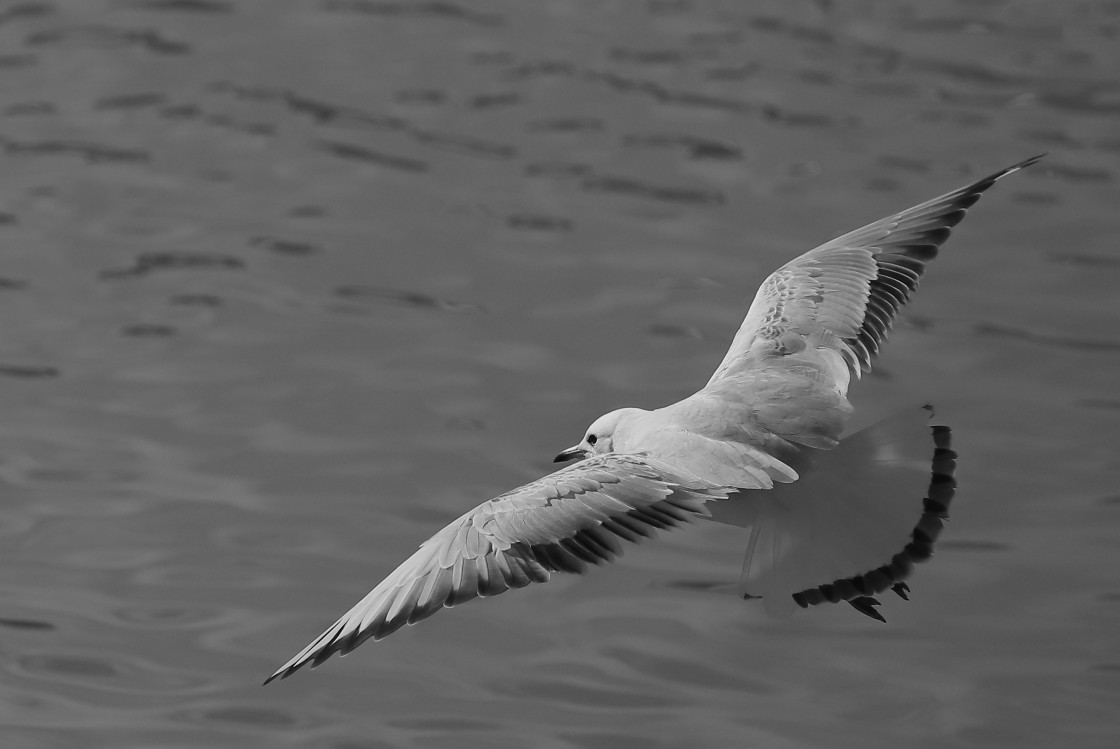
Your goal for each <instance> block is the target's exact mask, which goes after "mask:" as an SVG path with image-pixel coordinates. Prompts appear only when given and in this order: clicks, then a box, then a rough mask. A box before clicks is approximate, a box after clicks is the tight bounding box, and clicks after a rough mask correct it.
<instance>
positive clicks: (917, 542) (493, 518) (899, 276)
mask: <svg viewBox="0 0 1120 749" xmlns="http://www.w3.org/2000/svg"><path fill="white" fill-rule="evenodd" d="M1038 158H1040V157H1035V158H1032V159H1028V160H1026V161H1023V162H1020V163H1019V164H1016V165H1014V166H1011V167H1008V168H1007V169H1004V170H1002V171H999V172H996V173H995V174H992V175H990V176H988V177H985V178H983V179H981V180H978V181H976V182H973V183H972V184H970V185H967V186H965V187H961V188H960V189H957V190H953V191H952V192H950V193H947V194H945V195H943V196H941V197H939V198H934V199H933V200H930V201H928V202H925V203H922V204H921V205H918V206H915V207H913V208H910V209H908V210H905V211H902V212H901V213H897V214H895V215H893V216H890V217H888V218H885V219H882V220H880V221H876V222H874V223H872V224H869V225H867V226H865V227H863V228H862V229H857V230H856V231H854V232H851V233H849V234H845V235H844V236H842V237H838V238H836V239H833V240H832V241H830V242H826V243H825V244H823V245H821V246H820V247H817V248H815V249H812V250H810V251H809V252H806V253H805V254H804V255H801V256H800V257H797V258H795V259H794V260H792V261H790V262H789V263H786V264H785V265H784V266H782V267H781V268H779V269H778V270H777V271H775V272H774V273H772V274H771V275H770V277H769V278H767V279H766V280H765V281H764V282H763V283H762V286H761V287H760V288H759V290H758V293H757V295H756V296H755V299H754V302H753V303H752V304H751V307H750V309H749V310H748V311H747V316H746V319H744V321H743V325H742V327H741V328H740V329H739V332H738V333H737V334H736V335H735V339H734V340H733V341H732V343H731V348H730V349H729V350H728V352H727V355H726V356H724V358H723V361H722V362H720V364H719V366H718V367H717V368H716V371H715V374H713V375H712V378H711V379H710V380H709V381H708V383H707V384H706V385H705V386H704V387H703V388H702V389H700V390H699V391H698V392H696V393H695V394H693V395H690V396H689V397H687V398H685V399H684V400H681V401H679V402H677V403H673V404H672V405H669V406H665V407H664V408H658V409H655V410H653V411H646V410H643V409H639V408H623V409H619V410H617V411H612V412H610V413H608V414H606V415H604V416H601V417H599V418H598V419H596V420H595V421H594V423H592V424H591V426H590V427H589V428H588V430H587V433H586V434H585V435H584V437H583V439H582V440H581V441H580V442H579V444H577V445H575V446H573V447H570V448H568V449H567V450H564V451H563V452H561V453H560V455H558V456H557V458H556V460H557V461H562V460H569V459H578V462H576V463H574V464H572V465H570V466H567V467H565V468H562V469H560V470H559V471H556V472H555V473H552V474H549V475H548V476H545V477H544V478H541V479H538V480H537V481H534V482H532V483H529V484H526V485H525V486H522V487H520V488H517V489H514V490H513V491H510V492H507V493H505V494H503V495H501V496H499V497H495V498H494V499H491V500H488V501H486V502H483V503H482V504H481V505H479V506H478V507H476V508H474V509H473V510H471V511H469V512H467V513H466V514H465V515H463V516H462V517H460V518H459V519H458V520H456V521H454V522H453V523H451V524H450V525H448V526H447V527H446V528H444V529H443V530H441V531H439V532H438V533H437V534H435V535H434V536H432V537H431V538H430V539H428V540H427V541H425V542H424V543H423V544H421V546H420V549H419V550H418V551H417V552H416V553H415V554H413V555H412V556H411V557H409V558H408V559H407V560H405V561H404V563H403V564H401V565H400V566H399V567H397V569H396V570H394V571H393V572H392V573H391V574H390V575H389V576H388V577H387V578H385V579H384V580H383V581H382V582H381V583H380V584H378V585H377V587H375V588H374V589H373V590H372V591H371V592H370V593H369V594H368V595H367V596H366V597H365V598H363V599H362V600H361V601H359V602H358V604H357V605H355V606H354V607H353V608H352V609H351V610H350V611H348V612H347V613H346V614H344V615H343V616H342V618H340V619H339V620H338V621H337V622H335V623H334V624H333V625H331V627H330V628H328V629H327V630H326V631H325V632H323V634H321V635H320V636H319V637H318V638H316V639H315V641H314V642H312V643H311V644H310V645H308V646H307V647H306V648H304V649H303V650H302V651H300V653H299V654H298V655H296V656H295V657H294V658H292V659H291V660H290V661H288V662H287V663H286V664H284V666H283V667H281V668H280V669H279V670H277V671H276V673H274V674H273V675H272V676H271V677H269V679H268V680H267V681H266V682H265V683H268V681H272V680H273V679H275V678H277V677H281V678H283V677H287V676H289V675H291V674H292V673H294V672H295V671H296V670H298V669H299V668H300V667H302V666H303V665H304V664H307V663H310V664H311V665H312V667H314V666H318V665H319V664H321V663H322V662H323V661H325V660H326V659H327V658H329V657H330V656H331V655H333V654H334V653H341V654H343V655H345V654H346V653H349V652H350V651H352V650H353V649H354V648H356V647H358V645H360V644H361V643H363V642H364V641H366V640H368V639H370V638H373V639H375V640H379V639H381V638H383V637H386V636H388V635H389V634H391V633H393V632H395V631H396V630H397V629H399V628H400V627H402V626H404V625H405V624H414V623H415V622H417V621H420V620H421V619H424V618H426V617H428V616H431V615H432V614H434V613H436V612H437V611H439V610H440V609H442V608H445V607H447V608H450V607H452V606H456V605H458V604H460V603H464V602H466V601H469V600H471V599H473V598H476V597H478V596H493V595H497V594H499V593H503V592H505V591H506V590H508V589H510V588H521V587H524V586H526V585H529V584H530V583H543V582H547V581H548V579H549V576H550V575H551V573H553V572H576V573H578V572H583V571H584V570H585V569H586V567H587V565H588V564H589V563H590V564H600V563H602V562H606V561H611V560H613V559H614V558H615V557H616V556H618V555H619V554H621V553H622V550H623V543H622V542H624V541H625V542H633V541H640V540H642V539H643V538H647V537H649V536H651V535H653V534H654V532H655V530H657V529H665V528H671V527H675V526H677V525H680V524H682V523H685V522H688V521H691V520H692V519H694V518H698V517H707V518H711V519H714V520H717V521H720V522H725V523H731V524H734V525H741V526H744V527H748V528H750V539H749V541H748V544H747V552H746V559H745V561H744V563H743V573H742V577H741V586H742V593H743V594H744V596H746V597H761V598H762V599H763V603H764V605H765V606H766V609H767V610H768V611H770V612H771V613H774V614H779V615H781V614H785V613H788V612H789V611H792V610H794V609H796V608H797V607H798V606H801V607H806V606H809V605H812V604H818V603H825V602H832V603H835V602H839V601H847V602H848V603H851V604H852V605H853V606H854V607H855V608H856V609H857V610H859V611H860V612H862V613H864V614H867V615H868V616H872V617H874V618H876V619H882V616H881V615H880V614H879V612H878V611H877V610H876V609H875V608H874V607H876V606H878V605H879V602H878V601H877V600H876V599H874V598H873V597H872V595H873V594H875V593H879V592H882V591H884V590H886V589H888V588H891V589H893V590H894V591H895V592H896V593H898V594H899V595H900V596H902V597H903V598H906V597H907V596H906V594H907V592H908V588H907V587H906V585H905V583H903V582H902V580H903V579H904V578H905V577H907V576H908V575H909V574H910V572H911V570H912V567H913V563H914V562H917V561H923V560H925V559H927V558H928V557H929V555H930V554H931V553H932V547H933V542H934V541H935V540H936V538H937V535H938V533H939V532H940V531H941V526H942V520H943V519H944V518H945V517H946V516H947V507H948V503H949V501H950V499H951V498H952V496H953V491H954V487H955V482H954V480H953V472H954V468H955V458H956V455H955V453H953V451H952V450H951V449H950V448H949V429H948V428H947V427H940V426H933V427H930V426H929V424H928V418H929V412H928V406H927V407H924V408H925V409H926V410H923V409H919V408H914V409H913V410H912V411H907V412H903V413H901V414H899V415H897V416H894V417H892V418H889V419H887V420H885V421H881V422H879V423H877V424H875V425H873V426H871V427H868V428H867V429H864V430H862V431H859V432H856V433H855V434H851V435H845V434H844V429H845V426H846V424H847V422H848V418H849V416H850V415H851V412H852V406H851V405H850V404H849V402H848V398H847V392H848V385H849V383H850V382H851V378H852V376H853V375H854V376H855V377H856V378H857V379H858V378H859V377H860V375H861V374H862V373H863V372H867V371H870V369H871V361H872V358H873V357H874V356H875V355H876V354H877V353H878V350H879V346H880V345H881V344H882V343H883V341H884V339H885V338H886V336H887V332H888V331H889V330H890V328H891V324H892V322H893V320H894V317H895V315H896V314H897V313H898V311H899V310H900V309H901V307H902V306H903V305H904V304H905V303H906V301H907V300H908V299H909V298H910V295H911V294H912V293H913V292H914V291H915V290H916V289H917V286H918V281H919V279H920V278H921V276H922V274H923V272H924V270H925V266H926V263H928V262H929V261H930V260H932V259H933V257H934V256H935V255H936V254H937V251H938V247H940V245H941V244H943V243H944V242H945V240H946V239H948V237H949V234H950V230H951V228H952V227H953V226H955V225H956V224H957V223H959V222H960V221H961V219H962V218H964V215H965V212H966V210H967V209H968V208H969V207H970V206H972V205H973V204H974V203H975V202H976V201H977V200H979V198H980V195H981V194H982V193H983V192H984V191H985V190H987V189H988V188H990V187H991V186H992V185H993V184H995V182H996V181H997V180H999V179H1001V178H1002V177H1005V176H1006V175H1008V174H1011V173H1012V172H1016V171H1018V170H1020V169H1022V168H1024V167H1026V166H1029V165H1031V164H1033V163H1034V162H1035V161H1037V160H1038ZM766 490H769V491H766Z"/></svg>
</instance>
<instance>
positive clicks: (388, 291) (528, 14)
mask: <svg viewBox="0 0 1120 749" xmlns="http://www.w3.org/2000/svg"><path fill="white" fill-rule="evenodd" d="M1042 151H1049V152H1050V155H1049V156H1048V157H1047V159H1046V160H1045V162H1043V163H1042V164H1039V165H1038V166H1035V167H1033V168H1032V169H1030V170H1029V171H1028V172H1024V173H1021V174H1017V175H1015V176H1013V177H1011V178H1008V179H1007V180H1005V181H1003V182H1001V183H1000V184H999V185H998V186H997V187H996V188H994V189H993V190H992V191H991V192H990V193H989V194H988V195H987V196H985V198H984V199H983V200H982V201H981V203H980V204H979V205H978V206H977V208H976V209H975V210H974V211H972V212H971V213H970V215H969V217H968V219H967V220H966V221H965V223H964V224H963V225H962V226H961V227H959V229H958V230H957V232H956V233H955V235H954V236H953V238H952V239H951V241H950V242H949V243H948V244H947V245H946V247H945V249H944V251H943V253H942V255H941V257H940V258H939V259H938V260H937V261H936V263H935V264H934V265H933V266H932V267H931V269H930V272H929V274H928V275H927V278H926V280H925V281H924V282H923V287H922V290H921V293H920V294H919V295H918V297H917V298H916V299H915V301H914V303H913V305H912V306H911V307H910V308H909V310H908V312H907V314H906V315H905V317H904V318H903V319H902V321H901V322H900V323H899V325H898V326H897V327H896V330H895V333H894V335H893V337H892V340H891V341H890V344H889V345H888V346H887V348H886V349H885V351H884V355H883V357H882V358H881V359H880V363H879V366H878V368H877V369H876V372H875V373H874V374H873V376H870V377H867V378H865V381H864V382H863V383H861V384H860V385H859V386H858V387H857V388H856V395H857V396H859V397H860V398H861V399H862V402H863V404H864V405H865V407H867V408H869V409H887V408H888V407H893V405H894V404H902V403H918V402H923V401H925V400H930V401H933V402H934V403H935V404H936V406H937V408H938V420H940V421H943V422H944V423H948V424H951V425H952V426H953V428H954V435H955V440H956V445H957V448H958V450H959V451H960V453H961V462H960V468H959V476H958V478H959V480H960V484H961V489H960V491H959V493H958V498H957V500H956V505H955V507H954V511H953V518H952V522H951V524H950V525H949V527H948V529H947V531H946V533H945V534H944V536H943V539H944V543H943V544H941V545H940V547H939V549H938V552H937V555H936V557H935V559H934V561H933V563H931V564H929V565H926V566H925V567H923V568H921V569H920V570H919V571H918V574H917V575H916V576H915V578H914V579H913V581H912V588H913V600H912V601H911V602H910V603H904V602H903V601H901V600H898V599H895V598H894V597H893V596H892V597H891V600H889V601H888V600H885V602H884V606H883V611H884V613H885V615H886V617H887V620H888V623H887V624H886V625H882V624H880V623H878V622H874V621H872V620H870V619H867V618H865V617H862V616H859V615H858V614H857V613H855V612H854V611H852V610H851V609H850V608H848V607H846V606H843V607H827V608H821V609H818V610H813V611H809V612H802V613H800V614H799V615H797V616H796V617H794V618H793V619H792V620H790V621H776V620H772V619H769V618H767V616H766V615H765V613H764V612H763V611H762V610H761V607H760V606H758V605H754V604H751V603H745V602H743V601H740V600H738V599H736V598H735V597H734V596H732V595H730V594H727V593H725V592H723V589H721V588H720V587H719V586H720V585H721V584H724V583H732V582H734V581H735V579H736V577H737V574H738V566H739V561H740V554H741V552H742V548H743V536H742V532H741V531H740V530H738V529H734V528H724V527H718V526H714V525H711V524H700V525H697V526H694V527H692V528H689V529H687V531H685V532H680V533H675V534H672V535H665V536H662V537H661V538H660V539H659V540H658V541H657V542H656V543H651V544H647V545H645V546H643V547H640V548H636V549H634V550H632V551H631V552H629V553H628V554H627V556H626V557H624V558H623V559H622V560H621V562H620V563H619V564H617V565H615V566H613V567H611V568H610V569H602V570H597V571H596V572H595V574H593V575H590V576H587V577H586V578H580V579H573V578H563V577H557V578H556V579H554V581H553V582H551V583H549V584H548V585H546V586H536V587H535V588H533V589H530V590H524V591H518V592H515V593H510V594H507V595H504V596H501V597H499V598H495V599H493V600H489V601H484V602H476V603H472V604H470V605H467V606H464V607H462V608H460V609H456V610H455V611H451V612H444V613H443V614H440V615H438V616H436V617H434V618H433V619H431V620H429V621H427V622H424V623H423V624H421V625H420V626H417V627H414V628H409V629H408V630H406V631H402V632H400V633H398V634H396V635H394V636H393V637H392V638H391V639H389V640H386V641H384V642H381V643H376V644H375V643H368V644H366V645H365V646H363V647H362V648H361V649H360V650H359V651H357V652H356V653H355V654H354V655H352V656H351V657H349V658H346V659H344V660H339V659H333V660H332V661H331V662H330V663H329V664H327V665H326V666H324V667H323V668H321V669H319V670H316V671H313V672H306V671H305V672H301V673H299V674H298V675H297V676H296V677H294V678H292V679H289V680H286V681H284V682H281V683H275V684H272V685H270V686H269V687H267V688H261V687H260V686H259V684H260V681H261V680H262V679H263V678H264V677H265V676H267V675H268V674H269V673H271V672H272V671H273V670H274V669H275V668H276V667H277V666H279V665H280V664H281V663H283V662H284V661H285V660H286V659H287V658H288V657H289V656H290V655H292V654H293V653H294V652H295V651H296V650H298V649H299V648H301V647H302V646H303V645H304V644H305V643H306V642H308V641H309V640H310V639H311V638H312V637H313V636H315V635H316V634H318V633H319V632H320V631H321V630H322V628H323V627H325V626H326V625H327V624H329V623H330V622H331V621H333V620H334V619H335V618H336V616H338V615H339V614H340V613H342V612H343V611H344V610H346V609H347V608H348V607H349V606H350V605H351V604H352V603H353V602H355V601H356V600H357V599H358V598H359V597H361V596H362V595H364V594H365V592H366V591H367V590H368V589H369V587H371V586H372V585H373V584H374V583H376V582H377V581H378V580H379V579H381V577H382V576H383V575H384V574H385V573H387V572H388V571H389V570H390V569H391V568H392V567H393V566H395V565H396V564H397V562H398V561H400V560H401V559H403V558H404V557H405V556H406V555H407V554H408V553H410V551H411V550H412V549H413V548H415V546H416V544H417V543H418V542H420V541H421V540H423V539H424V538H426V537H428V536H429V535H430V534H431V533H433V532H434V531H435V530H436V529H438V528H439V527H441V526H442V525H443V524H444V523H445V522H447V521H449V520H450V519H452V518H454V517H456V516H457V515H458V514H460V513H461V512H462V511H464V510H465V509H466V508H469V507H471V506H473V505H474V504H476V503H478V502H480V501H482V500H484V499H486V498H488V497H491V496H493V495H495V494H498V493H500V492H502V491H505V490H506V489H509V488H511V487H513V486H516V485H518V484H520V483H523V482H525V481H527V480H531V479H533V478H536V477H537V476H539V475H541V474H543V473H545V472H547V471H549V470H551V468H552V464H551V463H550V458H551V456H553V455H554V454H555V453H556V452H557V451H558V450H559V449H561V448H564V447H566V446H568V445H570V444H572V443H573V442H575V441H576V440H577V439H578V438H579V437H580V436H581V435H582V431H583V429H584V428H585V426H586V424H587V423H589V422H590V421H591V420H592V419H593V418H594V417H595V416H597V415H599V414H600V413H601V412H604V411H606V410H609V409H612V408H616V407H619V406H622V405H636V406H644V407H654V406H658V405H661V404H664V403H667V402H670V401H671V400H674V399H676V398H679V397H681V396H683V395H685V394H688V393H690V392H692V390H693V389H695V388H696V387H697V386H698V385H700V384H701V383H702V382H704V381H705V380H706V378H707V377H708V375H709V374H710V372H711V370H712V368H713V367H714V366H715V364H716V363H717V362H718V361H719V359H720V358H721V357H722V354H723V351H724V350H725V347H726V345H727V343H728V341H729V339H730V336H731V335H732V333H733V332H734V330H735V329H736V327H737V326H738V324H739V322H740V320H741V318H742V315H743V313H744V312H745V309H746V307H747V305H748V303H749V298H750V297H751V295H753V293H754V290H755V288H756V287H757V285H758V283H759V282H760V281H761V280H762V279H763V278H764V277H765V275H766V274H767V273H769V272H770V271H771V270H773V269H774V268H776V267H777V266H778V265H780V264H781V263H783V262H784V261H786V260H787V259H789V258H790V257H792V256H793V255H795V254H797V253H799V252H801V251H803V250H805V249H807V248H809V247H811V246H814V245H815V244H817V243H819V242H821V241H823V240H825V239H828V238H830V237H832V236H834V235H836V234H839V233H841V232H843V231H847V230H849V229H852V228H855V227H857V226H859V225H862V224H863V223H866V222H868V221H870V220H873V219H876V218H879V217H880V216H882V215H885V214H887V213H889V212H892V211H894V210H898V209H901V208H904V207H906V206H909V205H911V204H914V203H916V202H919V201H921V200H924V199H926V198H929V197H932V196H934V195H936V194H939V193H941V192H944V191H946V190H948V189H950V188H952V187H955V186H957V185H959V184H962V183H964V182H966V181H967V180H970V179H973V178H976V177H979V176H981V175H982V174H985V173H988V172H990V171H994V170H995V169H998V168H1001V167H1004V166H1006V165H1008V164H1011V163H1014V162H1015V161H1018V160H1020V159H1023V158H1026V157H1028V156H1031V155H1034V154H1036V153H1039V152H1042ZM1118 164H1120V3H1118V2H1115V1H1111V2H1104V1H1102V2H1088V1H1073V0H1071V1H1070V2H1043V1H1041V0H1022V1H1013V0H988V1H985V2H950V1H948V0H939V1H937V2H885V1H882V2H867V1H862V2H850V3H849V2H845V3H834V2H826V1H824V0H820V1H819V2H801V1H798V2H778V1H777V0H774V1H771V2H751V3H743V2H722V3H721V2H704V1H702V0H695V1H694V2H687V1H684V0H651V2H615V3H600V2H590V1H588V2H568V1H560V0H557V1H551V0H550V1H548V2H505V3H500V2H479V3H468V2H466V0H446V1H441V2H424V1H420V0H417V1H414V2H405V1H404V0H401V1H399V2H398V1H396V0H322V1H314V2H299V3H297V2H273V1H266V0H256V1H255V2H254V1H248V0H247V1H244V2H224V1H223V0H71V1H70V2H20V3H8V4H5V6H4V7H3V8H2V9H0V320H2V321H3V325H2V326H0V414H2V418H0V491H2V494H3V500H2V508H3V511H2V512H0V670H2V677H0V745H2V746H4V747H8V748H13V749H23V748H30V747H35V748H39V747H49V748H52V749H53V748H56V747H57V748H69V747H83V748H84V747H114V748H118V747H194V746H207V747H247V746H252V747H256V746H260V747H264V746H269V747H277V746H292V747H296V746H298V747H333V748H335V749H344V748H345V749H349V748H351V747H371V746H372V747H474V746H478V747H483V746H485V747H528V746H532V747H545V748H553V747H555V748H561V747H612V748H615V747H621V748H623V749H625V748H626V747H642V749H647V748H656V747H679V746H692V747H719V746H758V747H778V748H779V749H781V748H784V747H813V746H816V747H863V748H866V747H985V748H987V747H1016V749H1021V748H1023V747H1040V748H1041V747H1083V748H1086V749H1093V748H1097V747H1099V748H1101V749H1104V748H1106V747H1116V746H1120V717H1118V710H1120V647H1118V641H1120V637H1118V633H1120V574H1118V571H1117V567H1118V562H1120V555H1118V551H1117V547H1118V541H1120V488H1118V487H1120V480H1118V479H1120V448H1118V445H1120V388H1118V384H1117V383H1118V379H1120V332H1118V329H1120V254H1118V248H1117V236H1118V234H1120V215H1118V214H1120V190H1118V188H1117V175H1118V171H1117V167H1118Z"/></svg>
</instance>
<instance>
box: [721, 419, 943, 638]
mask: <svg viewBox="0 0 1120 749" xmlns="http://www.w3.org/2000/svg"><path fill="white" fill-rule="evenodd" d="M930 416H931V409H930V408H929V407H928V406H927V407H925V408H924V409H918V408H914V409H909V410H907V411H904V412H902V413H900V414H897V415H895V416H893V417H890V418H888V419H885V420H883V421H880V422H878V423H876V424H873V425H872V426H870V427H867V428H866V429H863V430H862V431H859V432H856V433H855V434H852V435H850V436H848V437H845V438H844V439H842V440H841V442H840V444H839V445H838V446H837V447H836V448H835V449H833V450H828V451H812V453H810V455H811V460H812V464H811V465H810V466H809V467H808V468H802V467H800V466H799V468H798V470H799V472H800V473H801V478H800V480H798V481H797V482H795V483H792V484H782V485H778V486H775V487H774V488H773V489H772V490H770V491H767V492H746V493H744V494H742V495H740V496H739V497H738V498H737V499H736V500H734V503H735V504H736V505H738V506H737V507H734V508H732V510H731V511H730V512H728V511H727V510H726V509H725V506H727V505H729V504H731V503H718V504H716V505H715V506H714V507H713V508H712V510H713V519H715V520H718V521H721V522H729V523H731V524H734V525H744V526H748V527H750V529H751V535H750V540H749V541H748V543H747V551H746V556H745V559H744V561H743V574H742V578H741V581H740V585H741V590H742V592H743V594H744V595H746V596H752V597H756V596H757V597H761V598H762V599H763V604H764V606H765V608H766V611H767V612H768V613H770V614H772V615H775V616H788V615H789V614H791V613H792V612H793V611H794V610H796V609H797V607H798V606H801V607H806V606H809V605H813V604H818V603H825V602H831V603H836V602H839V601H842V600H843V601H848V602H849V603H851V604H852V605H853V606H854V607H855V608H856V610H858V611H860V612H861V613H864V614H867V615H868V616H871V617H873V618H876V619H880V620H881V619H882V616H881V615H880V614H879V613H878V612H877V611H875V609H874V608H873V607H874V606H877V605H878V601H876V600H875V599H874V598H871V597H870V596H871V595H873V594H875V593H879V592H882V591H884V590H886V589H887V588H894V589H895V592H897V593H898V594H899V595H902V596H903V597H905V596H904V593H905V591H906V590H907V589H906V588H905V587H904V586H900V583H901V581H902V580H903V579H904V578H905V577H907V576H909V574H910V572H911V571H912V569H913V563H914V562H920V561H924V560H925V559H928V558H929V556H930V554H931V553H932V551H933V543H934V541H935V540H936V538H937V535H938V534H939V533H940V531H941V527H942V520H944V518H946V517H947V516H948V505H949V501H950V500H951V499H952V496H953V491H954V488H955V486H956V484H955V481H954V479H953V472H954V470H955V467H956V454H955V453H953V451H952V450H951V449H950V447H949V438H950V433H949V429H948V428H947V427H940V426H934V427H931V426H930V425H929V418H930Z"/></svg>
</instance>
